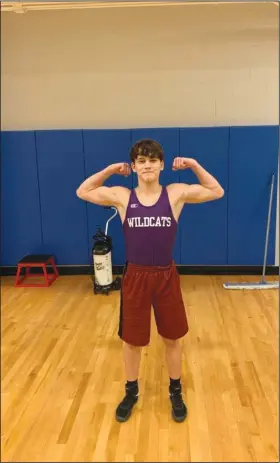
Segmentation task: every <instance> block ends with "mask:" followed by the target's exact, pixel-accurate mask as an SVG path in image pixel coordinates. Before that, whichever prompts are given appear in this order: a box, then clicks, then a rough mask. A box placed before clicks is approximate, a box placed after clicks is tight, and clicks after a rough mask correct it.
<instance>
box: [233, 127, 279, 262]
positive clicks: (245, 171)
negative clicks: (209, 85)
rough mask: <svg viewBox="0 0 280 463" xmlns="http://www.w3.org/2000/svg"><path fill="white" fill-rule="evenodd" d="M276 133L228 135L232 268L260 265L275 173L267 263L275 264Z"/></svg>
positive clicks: (239, 130) (245, 130)
mask: <svg viewBox="0 0 280 463" xmlns="http://www.w3.org/2000/svg"><path fill="white" fill-rule="evenodd" d="M278 131H279V129H278V127H275V126H270V127H269V126H266V127H233V128H232V129H231V132H230V152H229V194H228V260H229V263H230V264H232V265H262V263H263V258H264V246H265V234H266V225H267V215H268V205H269V196H270V183H271V178H272V173H273V172H274V173H275V188H274V197H273V214H272V217H271V232H270V237H269V248H268V258H267V263H268V264H269V265H274V262H275V232H276V230H275V223H276V197H277V195H276V193H277V177H278V175H277V174H278V166H277V161H278V149H279V138H278V134H279V132H278Z"/></svg>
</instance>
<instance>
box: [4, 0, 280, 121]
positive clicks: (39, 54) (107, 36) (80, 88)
mask: <svg viewBox="0 0 280 463" xmlns="http://www.w3.org/2000/svg"><path fill="white" fill-rule="evenodd" d="M277 10H278V8H277V7H276V5H273V4H254V5H253V4H252V5H250V4H236V5H194V6H190V5H189V6H180V7H175V6H172V7H161V8H160V7H152V8H150V7H149V8H130V9H129V8H121V9H100V10H98V9H94V10H75V11H42V12H38V11H35V12H28V13H27V14H15V13H2V57H1V58H2V60H1V65H2V69H1V73H2V82H1V84H2V118H1V119H2V120H1V124H2V128H3V129H29V128H31V129H33V128H58V127H59V128H64V127H65V128H77V127H83V128H91V127H140V126H178V125H182V126H185V125H227V124H266V123H267V124H270V123H271V124H275V123H278V101H279V98H278V86H279V85H278V84H279V83H278V78H279V75H278V35H279V34H278V16H277V14H278V11H277Z"/></svg>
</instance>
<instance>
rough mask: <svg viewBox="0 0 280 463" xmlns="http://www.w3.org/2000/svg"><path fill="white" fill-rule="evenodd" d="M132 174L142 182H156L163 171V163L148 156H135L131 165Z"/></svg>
mask: <svg viewBox="0 0 280 463" xmlns="http://www.w3.org/2000/svg"><path fill="white" fill-rule="evenodd" d="M131 167H132V170H133V172H135V173H136V174H137V175H138V178H139V179H141V181H142V182H146V183H151V182H155V181H158V179H159V175H160V172H161V171H162V170H163V161H161V160H160V159H158V158H152V157H149V156H141V155H140V156H137V158H136V160H135V163H132V164H131Z"/></svg>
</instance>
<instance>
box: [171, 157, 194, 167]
mask: <svg viewBox="0 0 280 463" xmlns="http://www.w3.org/2000/svg"><path fill="white" fill-rule="evenodd" d="M196 165H197V162H196V160H195V159H192V158H175V159H174V161H173V165H172V170H181V169H192V168H193V167H195V166H196Z"/></svg>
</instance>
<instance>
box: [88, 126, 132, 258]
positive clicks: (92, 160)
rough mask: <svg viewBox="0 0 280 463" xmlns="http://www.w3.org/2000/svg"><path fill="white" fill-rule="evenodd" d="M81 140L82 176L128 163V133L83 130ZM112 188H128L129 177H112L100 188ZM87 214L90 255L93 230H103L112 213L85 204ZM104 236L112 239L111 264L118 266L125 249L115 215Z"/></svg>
mask: <svg viewBox="0 0 280 463" xmlns="http://www.w3.org/2000/svg"><path fill="white" fill-rule="evenodd" d="M83 137H84V153H85V168H86V177H89V176H91V175H93V174H94V173H96V172H98V171H100V170H102V169H104V168H105V167H107V166H108V165H110V164H115V163H118V162H129V158H128V155H129V149H130V145H131V133H130V130H84V131H83ZM116 185H120V186H124V187H126V188H129V189H131V187H132V175H130V176H129V177H124V176H122V175H113V176H112V177H110V178H108V180H106V182H105V183H104V186H116ZM87 213H88V234H89V249H90V252H91V249H92V244H93V238H92V237H93V235H94V234H95V233H96V231H97V227H98V226H100V227H101V229H102V230H105V225H106V222H107V220H108V219H109V217H111V216H112V215H113V213H114V211H111V210H106V209H104V208H102V207H100V206H96V205H95V204H91V203H87ZM108 234H109V236H111V237H112V239H113V251H112V261H113V264H115V265H122V264H123V263H124V261H125V247H124V238H123V234H122V224H121V220H120V217H119V215H118V216H116V217H115V218H114V219H113V220H112V221H110V222H109V228H108Z"/></svg>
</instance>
